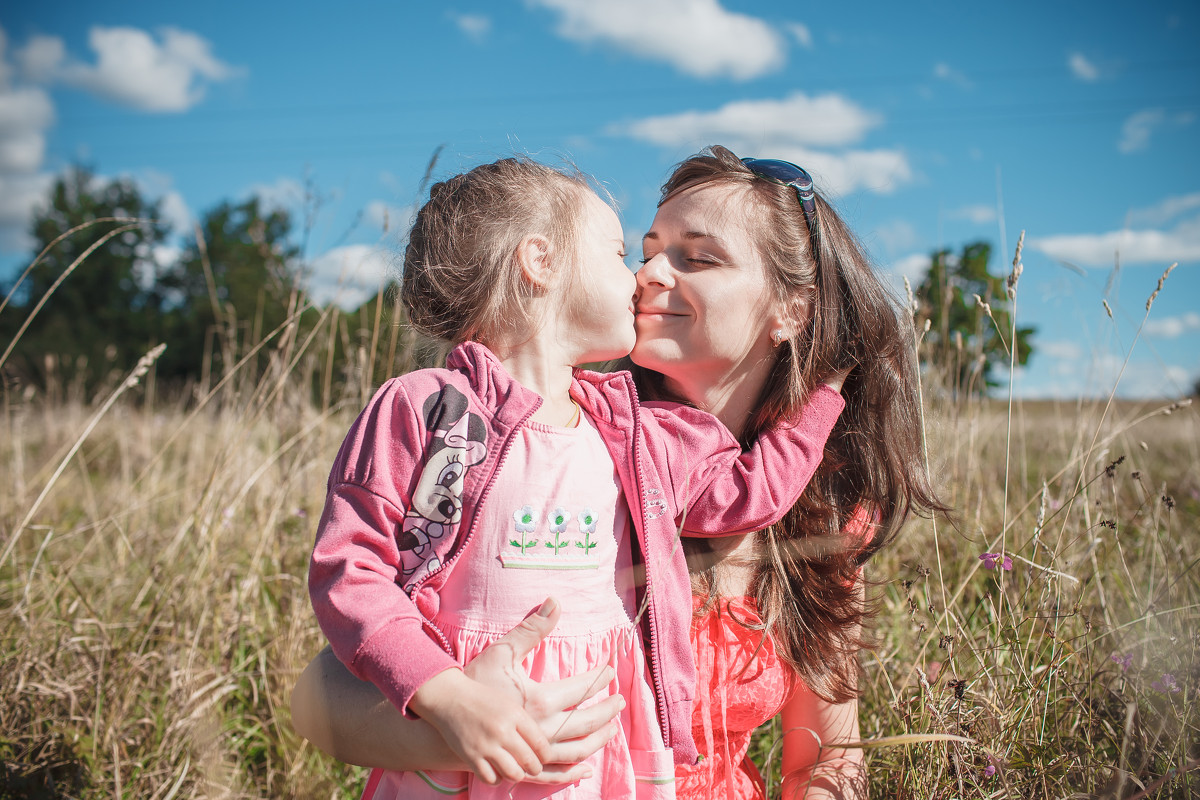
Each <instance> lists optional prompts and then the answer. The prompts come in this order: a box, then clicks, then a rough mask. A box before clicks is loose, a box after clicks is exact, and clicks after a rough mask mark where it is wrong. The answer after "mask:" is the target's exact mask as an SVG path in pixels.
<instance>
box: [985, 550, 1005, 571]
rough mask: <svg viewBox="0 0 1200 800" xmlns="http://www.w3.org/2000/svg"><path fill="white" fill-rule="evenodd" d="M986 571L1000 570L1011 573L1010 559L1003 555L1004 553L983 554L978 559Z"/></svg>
mask: <svg viewBox="0 0 1200 800" xmlns="http://www.w3.org/2000/svg"><path fill="white" fill-rule="evenodd" d="M979 560H980V561H982V562H983V566H984V567H985V568H986V569H995V568H996V567H1000V568H1001V569H1004V570H1008V571H1010V572H1011V571H1012V558H1011V557H1010V556H1006V555H1004V553H984V554H983V555H981V556H980V557H979Z"/></svg>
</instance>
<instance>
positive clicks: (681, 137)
mask: <svg viewBox="0 0 1200 800" xmlns="http://www.w3.org/2000/svg"><path fill="white" fill-rule="evenodd" d="M882 121H883V120H882V117H881V116H880V115H879V114H877V113H875V112H873V111H868V110H867V109H864V108H862V107H861V106H859V105H857V104H856V103H854V102H852V101H850V100H847V99H846V98H844V97H842V96H840V95H837V94H826V95H820V96H816V97H809V96H808V95H806V94H804V93H803V92H797V93H796V94H793V95H791V96H789V97H786V98H784V99H782V100H739V101H735V102H732V103H728V104H726V105H724V106H722V107H720V108H718V109H717V110H715V111H685V112H681V113H678V114H668V115H664V116H659V117H648V118H646V119H642V120H638V121H635V122H629V123H622V124H617V125H613V126H610V128H609V132H610V133H615V134H619V135H625V136H630V137H632V138H634V139H638V140H641V141H646V142H652V143H654V144H659V145H664V146H668V147H673V148H680V147H685V146H686V147H689V148H699V147H703V146H705V145H709V144H723V145H725V146H726V147H729V148H730V149H732V150H733V151H734V152H737V153H738V154H740V155H750V154H753V155H760V156H769V157H771V158H783V159H787V160H788V161H793V162H795V163H797V164H800V165H802V166H803V167H804V168H805V169H807V170H808V171H809V172H810V173H812V175H813V178H814V180H815V181H816V183H817V186H818V188H819V189H821V190H822V191H829V192H834V193H846V192H850V191H854V190H856V189H864V188H865V189H869V190H871V191H874V192H880V193H887V192H890V191H892V190H893V189H895V188H896V186H897V185H898V184H899V183H901V182H903V181H907V180H909V179H910V178H911V177H912V170H911V169H910V167H909V164H908V159H907V157H906V156H905V155H904V153H902V152H900V151H898V150H842V151H839V152H834V151H830V150H817V149H814V148H818V147H820V148H830V147H832V148H841V147H845V146H847V145H851V144H854V143H856V142H859V141H860V140H861V139H862V138H863V137H864V136H865V135H866V133H867V132H868V131H869V130H871V129H872V128H874V127H876V126H878V125H879V124H881V123H882Z"/></svg>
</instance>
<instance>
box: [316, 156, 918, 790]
mask: <svg viewBox="0 0 1200 800" xmlns="http://www.w3.org/2000/svg"><path fill="white" fill-rule="evenodd" d="M643 249H644V255H645V259H644V263H643V266H642V268H641V269H640V270H639V272H638V275H637V280H638V307H637V311H638V315H637V323H636V324H637V344H636V345H635V347H634V350H633V353H632V360H633V362H634V364H636V374H637V375H638V379H639V384H640V386H641V387H642V394H643V396H644V397H646V398H647V399H655V398H659V399H674V400H683V401H686V402H690V403H692V404H694V405H696V406H698V407H700V408H704V409H705V410H707V411H710V412H711V413H713V414H715V415H716V416H717V417H718V418H719V419H721V420H722V422H724V423H725V424H726V425H727V426H728V427H729V429H730V430H731V431H733V432H734V433H735V435H737V436H738V437H739V438H740V439H741V440H742V441H743V443H745V442H747V441H750V440H752V439H753V438H755V436H757V434H758V432H759V431H760V430H762V429H763V428H764V427H766V426H767V425H769V424H770V423H771V422H773V421H775V420H777V419H780V418H782V417H784V416H786V415H788V414H789V413H790V412H791V411H792V410H794V409H795V408H797V407H798V406H799V405H800V404H802V403H803V401H804V399H805V397H806V396H807V394H808V392H809V391H810V390H811V389H812V388H813V387H815V386H816V385H817V382H818V380H819V379H820V377H821V376H824V375H828V374H830V373H833V372H836V371H841V370H846V369H851V368H852V369H853V371H852V372H851V374H850V376H849V377H848V378H847V380H846V382H845V385H844V387H843V396H844V397H845V398H846V409H845V411H844V412H843V414H842V417H841V419H840V421H839V423H838V426H837V428H836V429H835V430H834V433H833V435H832V436H831V437H830V440H829V444H828V446H827V448H826V454H825V460H824V462H823V463H822V465H821V467H820V468H819V469H818V471H817V474H816V475H815V476H814V478H813V480H812V482H811V483H810V485H809V488H808V489H807V490H806V491H805V493H804V495H803V496H802V497H801V499H800V501H799V502H798V503H797V504H796V506H795V507H794V508H793V509H792V511H791V512H790V513H789V514H788V516H786V517H785V518H784V520H783V521H782V522H781V523H780V524H779V525H777V526H774V527H772V528H769V529H767V530H764V531H759V532H757V533H754V534H748V535H746V536H742V537H733V538H731V539H730V538H727V539H722V540H691V539H687V540H685V546H686V547H687V548H688V551H689V555H690V557H689V563H690V565H691V568H692V570H693V574H694V576H695V580H694V588H695V593H696V595H697V598H698V599H697V606H698V614H697V617H696V620H695V622H694V625H693V645H694V646H695V647H696V649H697V653H696V655H697V665H698V669H699V673H700V683H699V685H698V690H697V704H696V713H695V716H694V718H693V728H694V733H695V738H696V743H697V745H698V746H699V748H700V751H701V752H702V753H704V754H705V756H706V757H705V758H704V759H703V760H702V761H701V763H700V764H699V765H697V766H695V767H691V768H682V769H681V770H680V771H679V772H678V773H677V785H676V788H677V793H678V795H679V796H681V797H711V796H723V797H739V798H743V797H744V798H750V797H756V796H761V795H762V786H761V778H759V777H758V775H757V772H756V771H755V770H754V766H753V764H751V763H750V762H749V760H748V759H747V758H746V751H747V749H748V747H749V741H750V735H751V732H752V731H753V729H754V727H756V726H757V725H758V724H761V723H762V722H764V721H766V720H768V719H770V718H772V717H773V716H774V715H775V714H776V713H777V712H780V713H782V718H783V730H784V743H783V769H784V775H785V778H784V796H785V797H806V798H818V797H863V796H865V791H866V779H865V775H864V774H863V771H862V763H863V762H862V751H861V750H859V749H844V748H839V747H837V746H836V745H835V746H833V747H830V746H828V745H829V743H831V742H834V743H836V742H848V741H855V740H857V739H858V738H859V735H858V722H857V700H856V696H857V686H856V677H857V661H856V658H855V656H856V653H857V651H858V649H859V648H860V647H861V645H862V642H861V640H860V638H859V630H860V626H861V623H862V621H863V619H864V616H865V609H864V605H863V600H862V580H861V574H860V568H861V564H862V563H863V562H864V561H865V560H866V559H867V558H868V557H869V556H870V555H871V554H872V553H874V552H875V551H876V550H877V549H879V547H881V546H882V545H883V544H885V543H886V542H887V541H888V540H890V539H891V538H892V537H893V536H894V535H895V533H896V531H897V530H898V529H899V527H900V525H901V524H902V523H903V521H904V519H905V518H906V516H907V515H908V513H909V511H910V510H913V509H915V510H939V509H941V508H942V506H941V505H940V503H939V502H938V501H937V499H936V498H935V496H934V494H933V492H932V491H931V489H930V488H929V485H928V481H927V477H926V474H925V471H924V467H923V464H922V460H921V448H920V420H919V411H920V410H919V407H918V404H917V392H916V383H915V382H916V379H917V374H916V365H915V363H914V356H913V351H912V346H911V343H912V338H911V334H910V332H909V328H908V326H907V320H906V315H904V314H902V313H901V312H900V310H899V309H898V307H897V305H896V303H895V302H894V301H892V300H891V299H890V297H889V295H888V294H887V292H886V291H885V290H884V289H883V287H882V285H881V284H880V283H879V281H878V279H877V277H876V276H875V275H874V273H873V272H872V270H871V268H870V265H869V263H868V261H867V259H866V258H865V256H864V254H863V253H862V250H861V248H860V247H859V245H858V244H857V242H856V241H855V239H854V236H853V235H852V234H851V232H850V231H849V229H848V228H847V227H846V226H845V224H844V223H843V222H842V221H841V219H840V218H839V217H838V216H837V214H836V212H834V210H833V209H832V208H831V207H830V206H829V205H827V204H826V203H825V202H824V200H823V199H821V198H820V196H818V195H816V194H815V193H814V192H813V190H812V182H811V179H809V177H808V175H807V173H805V172H804V171H803V170H801V169H799V168H797V167H795V166H794V165H791V164H787V162H778V161H769V160H754V159H747V160H746V161H745V162H743V161H742V160H739V159H738V158H737V157H736V156H735V155H734V154H733V153H731V152H730V151H728V150H727V149H725V148H722V147H713V148H711V150H709V151H706V152H703V153H701V154H699V155H697V156H694V157H692V158H690V159H688V160H687V161H685V162H683V163H682V164H681V165H680V166H679V167H678V168H677V169H676V170H675V172H674V173H673V174H672V175H671V177H670V179H669V180H668V181H667V183H666V185H665V186H664V187H663V199H662V201H661V202H660V204H659V210H658V214H657V215H656V217H655V220H654V224H653V226H652V227H651V229H650V231H649V232H648V233H647V234H646V236H645V238H644V240H643ZM768 299H776V300H780V299H781V300H784V301H785V302H786V303H788V304H789V305H790V307H791V308H792V310H793V314H792V316H791V318H792V320H793V324H790V325H788V326H786V327H782V328H781V327H774V328H772V327H771V325H769V324H768V322H767V320H765V319H763V318H762V316H761V314H760V313H759V309H760V308H761V307H762V305H763V304H764V302H765V301H767V300H768ZM684 526H685V528H686V521H685V523H684ZM552 617H553V615H551V617H550V618H546V617H542V618H537V619H534V620H532V621H530V622H529V628H528V629H527V630H526V631H525V632H524V635H526V636H527V637H528V636H531V635H532V634H531V633H530V630H532V629H534V628H537V626H539V625H543V626H544V625H545V624H548V622H547V620H549V621H550V622H552ZM519 635H521V634H520V632H518V636H519ZM506 645H507V646H506V647H504V648H501V649H500V650H499V651H498V652H497V653H496V654H495V655H494V657H492V656H489V659H488V661H486V662H484V664H481V665H478V666H477V665H476V664H474V663H473V664H472V665H471V666H472V668H473V669H478V670H480V671H481V672H487V671H488V670H491V671H492V673H493V674H494V675H495V676H496V680H497V683H498V685H505V684H506V682H507V686H508V687H509V688H510V689H512V690H514V691H521V692H523V694H524V696H525V697H526V699H527V705H528V704H532V705H533V706H535V707H537V708H535V711H541V712H544V713H543V714H542V716H543V718H544V719H546V722H545V723H544V725H543V727H544V728H545V729H547V730H549V731H550V732H551V733H552V734H554V735H553V736H552V737H551V738H552V739H553V740H554V747H555V748H558V749H557V750H556V751H555V753H556V758H555V759H553V760H559V761H563V762H566V763H570V762H571V761H572V760H573V758H572V757H577V756H578V753H579V751H580V750H581V749H584V748H586V747H589V746H593V745H596V743H597V742H598V741H602V740H603V738H604V737H605V736H606V735H607V729H606V728H604V727H603V726H602V722H603V719H604V716H603V715H604V714H605V713H606V712H607V711H608V710H609V706H606V705H605V704H603V703H602V704H600V705H598V706H595V707H593V708H594V709H596V710H593V711H589V713H588V714H587V715H585V714H583V713H582V712H575V713H574V714H566V715H563V714H562V708H563V706H564V705H569V704H570V703H568V702H566V700H565V699H564V696H566V697H570V700H571V702H574V701H575V700H578V699H579V698H580V697H581V696H582V693H583V689H584V688H586V687H581V685H579V683H578V682H577V683H573V684H571V685H570V686H566V687H533V686H529V685H528V683H527V682H524V683H523V682H520V680H519V676H517V677H516V678H514V677H513V676H514V674H515V671H514V666H518V667H519V663H520V655H521V652H520V648H521V647H522V646H523V644H521V643H519V642H517V641H516V640H514V641H510V642H507V643H506ZM339 667H340V665H337V664H336V662H333V663H331V657H328V656H323V657H321V658H319V659H318V661H317V662H315V663H314V665H313V666H312V667H310V669H309V670H307V671H306V673H305V675H304V676H302V679H301V683H300V686H299V687H298V689H297V698H298V701H299V702H297V701H296V700H294V701H293V706H294V714H295V723H296V726H297V730H299V731H301V733H302V734H304V735H306V736H308V737H309V738H311V739H312V740H313V741H314V742H316V743H317V744H318V745H320V746H322V747H323V748H324V749H326V750H327V751H329V752H331V753H332V754H334V755H336V756H338V757H339V758H343V759H346V760H349V761H351V762H352V763H360V764H367V765H370V766H386V767H391V768H393V769H418V768H426V767H443V768H444V767H445V766H446V763H447V760H446V755H445V752H444V751H442V750H439V743H437V742H432V743H431V742H429V738H430V737H428V736H425V735H424V733H423V731H422V729H421V728H420V725H421V723H420V722H419V721H412V720H403V719H401V718H400V716H399V714H398V713H397V712H395V711H394V709H391V707H390V706H388V705H387V704H386V703H385V704H382V705H380V704H379V703H378V701H377V700H375V699H369V698H371V697H372V692H373V690H372V689H371V688H370V687H364V686H356V683H357V682H355V681H354V679H353V678H352V677H350V676H349V675H348V673H345V672H344V671H343V670H340V668H339ZM476 677H477V678H479V674H478V673H477V674H476ZM514 680H515V681H516V683H514ZM556 692H557V694H555V693H556ZM374 697H377V695H374ZM555 701H562V702H560V703H556V702H555ZM331 703H336V705H337V708H336V711H333V712H332V713H329V712H328V711H327V709H328V706H329V705H330V704H331ZM563 719H565V720H566V722H565V724H558V725H556V721H561V720H563ZM579 736H583V737H584V738H582V739H581V738H578V737H579ZM573 737H575V738H573ZM589 752H590V751H589ZM575 774H577V773H572V772H571V768H567V769H565V770H564V771H560V772H556V773H552V774H549V775H544V776H541V779H543V780H560V779H571V778H572V777H573V775H575Z"/></svg>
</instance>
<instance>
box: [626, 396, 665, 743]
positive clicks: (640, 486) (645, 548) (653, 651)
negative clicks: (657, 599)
mask: <svg viewBox="0 0 1200 800" xmlns="http://www.w3.org/2000/svg"><path fill="white" fill-rule="evenodd" d="M626 391H629V389H628V387H626ZM630 394H631V400H633V402H632V403H630V408H632V409H633V465H634V468H635V469H636V471H637V502H638V512H639V514H640V516H641V518H642V539H643V543H642V558H643V566H644V567H645V574H646V617H647V627H649V628H650V652H649V654H648V655H649V658H650V675H651V676H652V677H653V678H654V694H655V697H656V699H657V704H658V719H659V726H660V727H661V728H662V733H663V745H664V746H666V747H668V748H670V747H671V746H672V744H673V742H672V741H671V725H670V722H669V719H668V717H667V697H666V693H665V692H664V691H663V681H662V665H661V664H660V663H659V662H660V660H661V659H660V658H659V653H658V632H657V626H656V624H655V623H656V621H657V618H656V616H655V613H654V584H653V579H652V578H651V577H650V576H651V574H652V573H653V569H651V553H650V532H649V528H650V520H649V519H648V518H647V516H646V498H645V496H644V495H645V492H646V474H645V471H644V470H643V468H642V451H641V447H640V445H641V441H642V425H641V407H640V406H639V405H638V402H637V395H636V394H633V393H632V392H630Z"/></svg>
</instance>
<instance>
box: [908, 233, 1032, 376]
mask: <svg viewBox="0 0 1200 800" xmlns="http://www.w3.org/2000/svg"><path fill="white" fill-rule="evenodd" d="M991 252H992V246H991V245H990V244H988V243H987V242H973V243H971V244H968V245H965V246H964V247H963V249H962V252H961V254H958V255H955V254H954V253H952V252H951V251H949V250H940V251H938V252H935V253H933V254H932V256H931V259H930V266H929V270H928V272H926V274H925V279H924V280H923V281H922V282H921V285H920V286H918V287H917V290H916V300H917V318H916V322H917V326H918V330H920V329H921V327H923V326H924V324H925V320H928V321H929V330H928V332H927V333H926V334H925V339H924V342H923V344H922V354H923V357H924V362H925V365H926V368H927V369H928V370H931V371H933V372H935V373H937V374H938V375H940V376H941V378H942V379H943V381H944V382H945V386H946V388H947V389H948V390H949V391H950V392H951V393H952V394H953V395H954V396H956V397H957V396H958V395H959V394H961V393H976V394H982V393H984V392H986V391H987V389H988V388H990V387H993V386H997V385H999V383H1000V382H999V381H998V380H997V379H996V377H995V373H996V371H997V370H1000V371H1004V370H1007V368H1008V364H1009V360H1010V355H1009V353H1010V350H1009V348H1010V346H1011V344H1012V343H1011V342H1010V339H1011V338H1012V337H1013V329H1012V303H1011V301H1010V300H1009V298H1008V295H1007V294H1006V287H1005V278H1004V277H1002V276H996V275H992V274H991V273H990V272H989V271H988V260H989V258H990V257H991ZM977 297H978V299H976V298H977ZM985 304H986V305H985ZM989 310H990V314H989ZM1034 331H1035V329H1034V328H1032V327H1020V326H1019V327H1017V329H1016V363H1017V364H1020V365H1024V364H1025V363H1026V362H1027V361H1028V360H1029V356H1030V354H1032V352H1033V344H1032V343H1031V342H1030V338H1031V337H1032V336H1033V334H1034Z"/></svg>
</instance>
